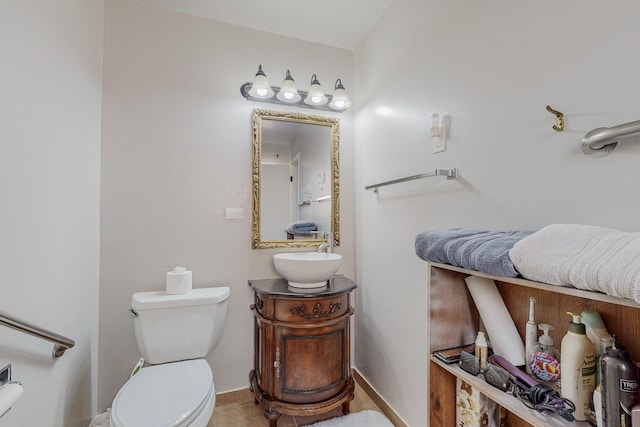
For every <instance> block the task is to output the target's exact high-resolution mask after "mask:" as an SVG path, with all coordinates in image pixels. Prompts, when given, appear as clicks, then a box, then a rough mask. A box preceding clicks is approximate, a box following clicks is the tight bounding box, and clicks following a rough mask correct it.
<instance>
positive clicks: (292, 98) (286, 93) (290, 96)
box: [276, 70, 302, 103]
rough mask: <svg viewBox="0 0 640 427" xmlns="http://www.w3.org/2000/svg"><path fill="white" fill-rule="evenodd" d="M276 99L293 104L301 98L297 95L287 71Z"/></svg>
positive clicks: (294, 85)
mask: <svg viewBox="0 0 640 427" xmlns="http://www.w3.org/2000/svg"><path fill="white" fill-rule="evenodd" d="M276 98H278V99H279V100H280V101H282V102H287V103H295V102H298V101H300V98H302V97H301V96H300V94H299V93H298V89H296V84H295V82H294V80H293V77H291V73H290V72H289V70H287V75H286V76H285V78H284V81H283V82H282V88H281V89H280V91H279V92H278V94H277V95H276Z"/></svg>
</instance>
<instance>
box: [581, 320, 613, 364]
mask: <svg viewBox="0 0 640 427" xmlns="http://www.w3.org/2000/svg"><path fill="white" fill-rule="evenodd" d="M582 323H584V325H585V327H586V331H587V337H589V339H590V340H591V342H592V343H593V345H594V347H595V348H596V353H597V354H598V356H601V355H602V354H603V353H604V350H605V349H606V348H607V346H610V345H611V335H610V334H609V331H607V327H606V326H605V325H604V322H603V321H602V317H600V313H598V312H597V311H592V310H585V311H583V312H582Z"/></svg>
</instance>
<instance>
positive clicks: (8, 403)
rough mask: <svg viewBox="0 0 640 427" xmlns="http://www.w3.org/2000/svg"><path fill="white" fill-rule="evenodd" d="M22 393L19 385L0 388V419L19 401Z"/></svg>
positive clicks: (11, 384)
mask: <svg viewBox="0 0 640 427" xmlns="http://www.w3.org/2000/svg"><path fill="white" fill-rule="evenodd" d="M22 392H23V389H22V385H20V384H19V383H9V384H5V385H3V386H2V387H0V417H1V416H3V415H4V414H5V412H7V411H8V410H9V409H11V407H12V406H13V404H14V403H16V401H17V400H18V399H20V397H21V396H22Z"/></svg>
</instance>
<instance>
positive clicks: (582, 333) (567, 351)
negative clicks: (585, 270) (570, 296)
mask: <svg viewBox="0 0 640 427" xmlns="http://www.w3.org/2000/svg"><path fill="white" fill-rule="evenodd" d="M567 314H568V315H570V316H571V317H572V321H571V322H569V330H568V331H567V334H566V335H565V336H564V338H562V345H561V349H560V365H561V367H562V381H561V384H560V393H561V395H562V397H564V398H566V399H569V400H571V401H572V402H573V403H574V404H575V405H576V410H575V412H574V413H573V415H574V417H575V419H576V420H578V421H586V420H587V418H588V416H589V413H590V412H591V410H590V403H591V395H592V394H593V390H594V389H595V388H596V350H595V348H594V346H593V343H592V342H591V340H590V339H589V338H587V334H586V329H585V326H584V324H583V323H582V319H581V316H580V315H579V314H574V313H571V312H567Z"/></svg>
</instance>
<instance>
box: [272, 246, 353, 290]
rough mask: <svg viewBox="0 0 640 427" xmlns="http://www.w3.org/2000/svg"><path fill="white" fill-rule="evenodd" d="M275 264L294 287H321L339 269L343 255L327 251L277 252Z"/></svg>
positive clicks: (274, 257) (278, 270) (274, 259)
mask: <svg viewBox="0 0 640 427" xmlns="http://www.w3.org/2000/svg"><path fill="white" fill-rule="evenodd" d="M273 264H274V265H275V266H276V271H277V272H278V273H280V274H281V275H282V277H284V278H285V279H287V281H288V282H289V286H291V287H292V288H303V289H309V288H320V287H322V286H325V285H326V284H327V280H329V279H330V278H331V276H333V275H334V274H335V273H336V271H338V268H339V267H340V264H342V255H340V254H334V253H326V252H292V253H284V254H276V255H274V256H273Z"/></svg>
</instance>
